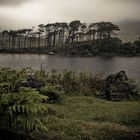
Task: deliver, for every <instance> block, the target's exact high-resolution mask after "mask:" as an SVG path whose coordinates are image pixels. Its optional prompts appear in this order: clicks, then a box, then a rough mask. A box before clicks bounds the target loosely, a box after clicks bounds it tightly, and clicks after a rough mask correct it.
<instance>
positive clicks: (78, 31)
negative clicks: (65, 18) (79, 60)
mask: <svg viewBox="0 0 140 140" xmlns="http://www.w3.org/2000/svg"><path fill="white" fill-rule="evenodd" d="M119 30H120V29H119V27H118V26H117V25H114V24H113V23H111V22H98V23H91V24H87V23H81V21H80V20H74V21H71V22H70V23H66V22H61V23H60V22H56V23H48V24H46V25H44V24H40V25H38V27H37V30H36V31H35V29H34V27H33V28H32V29H19V30H10V31H8V30H4V31H2V32H1V34H0V36H1V37H0V49H24V48H49V47H55V46H64V45H67V44H73V43H79V42H89V41H95V40H96V39H100V40H101V39H110V38H112V37H113V36H116V35H117V34H116V33H115V31H119Z"/></svg>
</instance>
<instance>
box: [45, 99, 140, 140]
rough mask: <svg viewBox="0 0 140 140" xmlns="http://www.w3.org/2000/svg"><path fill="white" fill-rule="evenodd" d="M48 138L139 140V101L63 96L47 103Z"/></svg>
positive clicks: (52, 139)
mask: <svg viewBox="0 0 140 140" xmlns="http://www.w3.org/2000/svg"><path fill="white" fill-rule="evenodd" d="M47 106H48V108H50V110H51V111H50V115H49V118H47V119H48V132H47V136H48V139H49V140H56V139H59V140H96V139H97V140H125V139H127V140H134V139H135V140H138V139H139V138H140V118H139V117H140V102H136V101H133V102H109V101H105V100H101V99H97V98H95V97H86V96H66V97H65V101H64V102H63V103H62V104H48V105H47Z"/></svg>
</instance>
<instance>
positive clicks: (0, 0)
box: [0, 0, 32, 6]
mask: <svg viewBox="0 0 140 140" xmlns="http://www.w3.org/2000/svg"><path fill="white" fill-rule="evenodd" d="M28 1H32V0H0V6H16V5H20V4H23V3H25V2H28Z"/></svg>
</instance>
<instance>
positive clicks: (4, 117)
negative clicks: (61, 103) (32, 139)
mask: <svg viewBox="0 0 140 140" xmlns="http://www.w3.org/2000/svg"><path fill="white" fill-rule="evenodd" d="M47 99H48V97H47V96H43V95H40V94H39V93H38V92H37V91H36V90H34V89H30V88H22V89H20V92H19V93H13V94H11V93H9V94H3V95H2V97H1V101H0V114H1V115H0V128H1V129H7V130H10V131H12V132H16V133H19V134H22V135H23V134H26V135H29V136H31V135H32V133H34V132H39V131H40V130H41V131H47V127H46V125H45V123H46V122H45V121H44V120H43V119H42V117H43V116H44V115H45V114H46V112H47V108H46V105H44V104H43V100H47Z"/></svg>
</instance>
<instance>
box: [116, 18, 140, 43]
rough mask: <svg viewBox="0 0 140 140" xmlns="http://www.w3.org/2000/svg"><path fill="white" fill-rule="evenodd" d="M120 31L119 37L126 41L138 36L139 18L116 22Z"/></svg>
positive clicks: (139, 34) (139, 29)
mask: <svg viewBox="0 0 140 140" xmlns="http://www.w3.org/2000/svg"><path fill="white" fill-rule="evenodd" d="M118 26H119V27H120V29H121V31H120V33H119V37H120V38H121V39H122V40H123V42H126V41H134V40H136V39H137V38H138V37H140V20H137V21H136V20H125V21H123V22H121V23H119V24H118Z"/></svg>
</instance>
